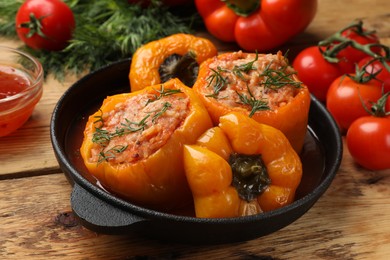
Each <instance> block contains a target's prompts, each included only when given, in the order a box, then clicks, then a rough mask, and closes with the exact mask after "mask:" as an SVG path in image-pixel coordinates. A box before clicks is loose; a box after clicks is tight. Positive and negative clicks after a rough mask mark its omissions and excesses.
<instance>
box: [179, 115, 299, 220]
mask: <svg viewBox="0 0 390 260" xmlns="http://www.w3.org/2000/svg"><path fill="white" fill-rule="evenodd" d="M233 152H236V153H240V154H247V155H259V156H260V155H261V157H262V158H263V161H264V163H265V165H266V168H267V171H268V175H269V177H270V179H271V184H270V185H269V186H268V187H267V188H266V189H265V191H264V192H262V193H260V194H259V195H258V196H257V198H256V199H254V200H252V201H246V200H243V199H241V198H240V197H239V194H238V192H237V190H236V189H235V187H233V186H232V178H233V174H232V169H231V167H230V165H229V163H228V161H227V160H228V158H229V155H230V154H232V153H233ZM184 167H185V172H186V176H187V180H188V183H189V186H190V189H191V191H192V195H193V199H194V205H195V212H196V216H197V217H200V218H224V217H238V216H243V215H251V214H257V213H261V212H266V211H271V210H274V209H278V208H280V207H283V206H285V205H288V204H290V203H291V202H293V200H294V196H295V191H296V189H297V187H298V185H299V184H300V181H301V177H302V163H301V160H300V158H299V156H298V155H297V153H296V152H295V151H294V149H293V148H292V146H291V145H290V143H289V142H288V140H287V138H286V137H285V136H284V135H283V133H282V132H280V131H279V130H277V129H275V128H273V127H271V126H268V125H265V124H260V123H258V122H256V121H255V120H253V119H251V118H249V117H247V116H245V115H243V114H241V113H237V112H232V113H229V114H226V115H224V116H222V117H221V118H220V123H219V126H217V127H214V128H211V129H209V130H207V131H206V132H205V133H204V134H203V135H202V136H201V137H199V139H198V140H197V143H196V144H195V145H185V146H184Z"/></svg>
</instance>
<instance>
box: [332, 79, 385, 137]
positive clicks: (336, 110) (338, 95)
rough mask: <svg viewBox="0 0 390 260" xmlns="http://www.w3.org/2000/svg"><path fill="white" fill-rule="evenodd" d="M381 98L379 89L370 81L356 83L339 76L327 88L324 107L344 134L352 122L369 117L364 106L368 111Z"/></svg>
mask: <svg viewBox="0 0 390 260" xmlns="http://www.w3.org/2000/svg"><path fill="white" fill-rule="evenodd" d="M381 96H382V90H381V88H379V87H378V86H376V85H375V84H374V83H372V80H371V81H369V82H367V83H358V82H356V81H354V80H353V79H351V78H350V77H348V76H340V77H339V78H337V79H335V80H334V81H333V83H332V84H331V85H330V87H329V90H328V93H327V96H326V107H327V109H328V110H329V112H330V113H331V114H332V116H333V118H334V119H335V120H336V122H337V124H338V125H339V127H340V130H341V132H343V133H344V132H346V131H347V130H348V128H349V126H350V125H351V124H352V122H353V121H355V120H356V119H358V118H359V117H362V116H367V115H369V113H368V112H367V110H366V109H365V108H364V106H365V107H366V108H367V109H368V110H370V109H371V106H372V104H373V103H374V102H377V101H378V99H379V98H380V97H381ZM363 104H364V105H363Z"/></svg>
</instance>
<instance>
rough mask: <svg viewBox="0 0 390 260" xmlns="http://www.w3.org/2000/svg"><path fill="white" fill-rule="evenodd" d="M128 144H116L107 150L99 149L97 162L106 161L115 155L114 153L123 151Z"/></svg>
mask: <svg viewBox="0 0 390 260" xmlns="http://www.w3.org/2000/svg"><path fill="white" fill-rule="evenodd" d="M127 147H128V145H116V146H114V147H112V148H110V149H108V150H107V151H101V152H100V153H99V158H98V164H99V163H102V162H103V161H108V160H109V159H113V158H115V157H116V154H119V153H123V152H124V151H125V150H126V149H127Z"/></svg>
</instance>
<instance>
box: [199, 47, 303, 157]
mask: <svg viewBox="0 0 390 260" xmlns="http://www.w3.org/2000/svg"><path fill="white" fill-rule="evenodd" d="M193 89H194V90H195V92H196V93H197V94H198V96H199V97H200V98H201V99H202V101H203V103H204V104H205V106H206V109H207V110H208V111H209V114H210V116H211V118H212V120H213V122H214V124H217V123H218V120H219V118H220V117H221V116H223V115H225V114H227V113H229V112H232V111H237V112H241V113H244V114H246V115H249V117H251V118H253V119H254V120H256V121H258V122H260V123H264V124H268V125H271V126H273V127H275V128H277V129H279V130H281V131H282V132H283V133H284V134H285V135H286V137H287V138H288V140H289V141H290V142H291V144H292V146H293V147H294V149H295V150H296V151H297V152H298V153H299V152H300V151H301V149H302V147H303V143H304V139H305V136H306V132H307V122H308V114H309V107H310V94H309V91H308V88H307V87H306V86H305V85H304V84H302V82H300V81H299V79H298V78H297V76H296V72H295V71H294V69H293V68H292V67H291V66H290V65H289V63H288V61H287V59H286V58H285V57H284V56H283V55H282V53H281V52H278V53H277V54H257V53H244V52H241V51H239V52H229V53H223V54H220V55H218V56H216V57H214V58H210V59H208V60H207V61H205V62H203V63H202V64H201V66H200V68H199V75H198V79H197V81H196V82H195V84H194V86H193Z"/></svg>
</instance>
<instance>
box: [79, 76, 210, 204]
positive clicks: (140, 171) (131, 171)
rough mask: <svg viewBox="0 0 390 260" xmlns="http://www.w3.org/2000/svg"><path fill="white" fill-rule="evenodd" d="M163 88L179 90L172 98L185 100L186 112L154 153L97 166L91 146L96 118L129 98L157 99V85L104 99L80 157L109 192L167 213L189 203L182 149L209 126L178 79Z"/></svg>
mask: <svg viewBox="0 0 390 260" xmlns="http://www.w3.org/2000/svg"><path fill="white" fill-rule="evenodd" d="M162 86H163V87H164V89H165V90H180V91H181V92H180V93H178V94H175V95H179V97H178V98H179V99H180V98H184V97H188V98H189V104H188V106H189V112H188V114H187V115H186V117H185V119H184V120H183V122H181V124H180V125H179V126H178V128H176V129H175V130H174V132H173V133H172V134H171V136H170V137H169V138H168V139H167V141H166V143H165V144H163V145H162V146H161V147H160V148H159V149H158V150H157V151H155V152H154V153H152V154H150V155H149V156H148V157H146V158H142V159H140V160H138V161H134V162H126V161H125V162H121V163H115V162H114V161H113V160H103V161H101V162H99V163H97V162H96V160H91V158H92V157H93V154H92V150H93V149H94V148H96V146H98V144H96V143H94V142H93V135H94V133H95V132H96V120H97V118H99V117H100V116H101V115H102V114H103V115H104V114H107V113H110V112H112V111H113V110H114V109H115V107H116V106H118V104H121V103H123V102H125V101H126V100H127V99H129V98H132V97H136V96H139V95H141V94H145V93H148V94H151V95H152V96H159V95H160V94H161V93H160V92H158V91H157V90H159V89H160V88H161V86H160V85H155V86H151V87H147V88H144V89H143V90H140V91H137V92H133V93H124V94H118V95H114V96H110V97H107V98H106V99H105V100H104V102H103V104H102V106H101V107H100V109H99V111H97V112H96V113H94V114H93V115H91V116H90V117H89V119H88V122H87V124H86V127H85V131H84V140H83V143H82V146H81V148H80V153H81V156H82V158H83V160H84V164H85V166H86V167H87V169H88V171H89V173H91V174H92V175H93V176H95V177H96V178H97V179H98V180H99V182H100V183H101V184H102V185H103V186H104V187H105V188H106V189H107V190H109V191H110V192H113V193H114V194H117V195H119V196H121V197H124V198H125V199H128V200H129V201H131V202H134V203H136V204H139V205H142V206H146V207H149V208H153V209H159V210H163V211H169V210H173V209H176V208H178V207H181V206H183V205H184V204H187V203H191V193H190V190H189V188H188V184H187V181H186V177H185V173H184V165H183V153H182V147H183V145H184V144H191V143H194V142H195V141H196V139H197V138H198V137H199V136H200V135H201V134H202V133H203V132H204V131H206V130H207V129H209V128H210V127H211V126H212V123H211V120H210V118H209V115H208V113H207V111H206V110H205V108H204V106H203V104H202V103H201V102H200V100H199V99H198V98H197V96H196V95H195V94H194V93H193V91H192V89H190V88H188V87H186V86H185V85H183V84H182V83H181V81H179V80H177V79H173V80H170V81H168V82H166V83H164V84H163V85H162ZM163 98H164V97H161V99H163ZM177 194H180V196H177Z"/></svg>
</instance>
